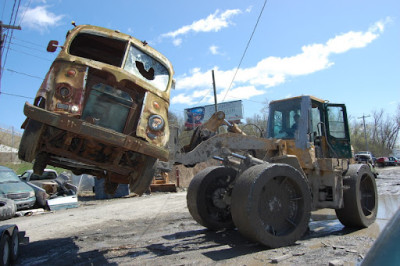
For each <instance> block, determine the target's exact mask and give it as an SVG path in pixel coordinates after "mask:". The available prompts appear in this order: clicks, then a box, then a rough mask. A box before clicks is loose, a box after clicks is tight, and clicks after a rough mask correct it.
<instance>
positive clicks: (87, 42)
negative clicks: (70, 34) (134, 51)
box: [69, 33, 126, 67]
mask: <svg viewBox="0 0 400 266" xmlns="http://www.w3.org/2000/svg"><path fill="white" fill-rule="evenodd" d="M125 50H126V42H125V41H121V40H116V39H111V38H107V37H103V36H98V35H93V34H88V33H80V34H78V35H77V36H76V37H75V39H74V40H73V41H72V43H71V45H70V47H69V53H70V54H72V55H76V56H80V57H84V58H87V59H92V60H95V61H99V62H103V63H106V64H110V65H113V66H118V67H120V66H121V64H122V60H123V59H124V55H125Z"/></svg>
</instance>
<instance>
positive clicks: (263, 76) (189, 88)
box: [172, 19, 389, 104]
mask: <svg viewBox="0 0 400 266" xmlns="http://www.w3.org/2000/svg"><path fill="white" fill-rule="evenodd" d="M387 22H389V19H386V21H378V22H376V23H375V24H373V25H372V26H371V27H370V28H369V29H368V30H367V31H365V32H362V31H358V32H355V31H350V32H347V33H343V34H340V35H337V36H335V37H334V38H331V39H329V40H328V41H326V42H325V43H315V44H310V45H305V46H303V47H301V52H300V53H298V54H295V55H292V56H288V57H274V56H270V57H267V58H264V59H261V60H260V61H259V62H258V63H257V64H256V65H255V66H253V67H249V68H242V69H239V71H238V73H237V75H236V78H235V81H234V83H233V84H232V88H231V89H230V91H229V93H228V95H227V98H226V99H225V100H228V99H229V98H234V99H237V98H239V99H249V98H251V97H253V96H257V95H261V94H263V93H265V92H266V89H267V88H270V87H273V86H277V85H280V84H283V83H285V82H286V81H287V79H289V78H294V77H297V76H303V75H309V74H312V73H315V72H318V71H321V70H324V69H327V68H329V67H331V66H333V65H334V62H333V61H332V59H331V56H332V55H335V54H340V53H345V52H348V51H349V50H351V49H359V48H363V47H366V46H367V45H368V44H370V43H371V42H372V41H374V40H376V39H377V38H378V37H379V36H380V34H381V33H383V31H384V28H385V25H386V23H387ZM211 49H212V48H211V47H210V50H211ZM213 49H215V51H217V48H213ZM211 51H212V50H211ZM213 69H214V70H215V78H216V85H217V88H218V89H219V90H220V92H219V93H218V95H219V96H220V97H218V98H219V99H218V100H219V101H221V100H222V99H223V97H225V93H226V90H227V89H228V87H229V86H230V84H231V81H232V78H233V75H234V73H235V71H236V69H230V70H225V71H224V70H219V69H218V67H214V68H213ZM176 79H177V86H176V89H177V90H181V91H185V92H184V93H181V94H179V95H178V96H179V97H178V96H176V97H178V98H177V99H175V98H176V97H173V99H172V102H174V101H175V102H177V101H178V100H179V101H180V102H181V103H183V101H182V99H184V100H185V103H187V104H197V103H198V101H200V100H201V98H204V95H202V97H200V95H195V94H193V91H195V90H202V91H203V90H204V89H205V88H210V87H211V86H212V84H211V82H212V81H211V70H210V69H209V70H205V71H204V72H202V71H201V69H199V68H195V69H192V70H191V71H190V74H189V75H183V76H181V77H177V78H176ZM211 94H212V93H210V96H209V97H206V98H205V100H206V101H210V100H211V99H212V95H211ZM221 96H222V98H221Z"/></svg>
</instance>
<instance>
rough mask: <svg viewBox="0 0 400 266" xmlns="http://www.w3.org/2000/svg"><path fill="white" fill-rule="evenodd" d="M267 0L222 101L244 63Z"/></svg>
mask: <svg viewBox="0 0 400 266" xmlns="http://www.w3.org/2000/svg"><path fill="white" fill-rule="evenodd" d="M267 2H268V0H265V1H264V5H263V7H262V8H261V12H260V15H259V16H258V18H257V22H256V25H255V26H254V29H253V32H252V33H251V35H250V39H249V41H248V42H247V45H246V49H244V52H243V55H242V58H241V59H240V62H239V65H238V66H237V68H236V71H235V74H234V75H233V78H232V81H231V84H230V85H229V87H228V90H227V91H226V93H225V96H224V98H223V99H222V101H224V100H225V98H226V95H228V92H229V90H230V89H231V87H232V84H233V81H234V80H235V78H236V74H237V73H238V71H239V68H240V65H241V64H242V61H243V58H244V56H245V55H246V52H247V49H248V48H249V46H250V42H251V39H252V38H253V35H254V33H255V31H256V29H257V26H258V22H259V21H260V19H261V15H262V13H263V12H264V8H265V5H266V4H267Z"/></svg>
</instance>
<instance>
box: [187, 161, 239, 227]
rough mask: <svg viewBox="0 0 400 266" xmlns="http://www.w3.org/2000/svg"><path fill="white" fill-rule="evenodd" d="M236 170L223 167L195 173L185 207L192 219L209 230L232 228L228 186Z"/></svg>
mask: <svg viewBox="0 0 400 266" xmlns="http://www.w3.org/2000/svg"><path fill="white" fill-rule="evenodd" d="M236 174H237V172H236V170H234V169H232V168H228V167H224V166H215V167H208V168H206V169H204V170H203V171H201V172H199V173H197V174H196V175H195V176H194V177H193V179H192V181H191V182H190V185H189V188H188V192H187V196H186V199H187V206H188V209H189V212H190V214H191V215H192V217H193V219H194V220H195V221H196V222H198V223H199V224H201V225H202V226H204V227H207V228H208V229H211V230H220V229H231V228H234V224H233V221H232V216H231V212H230V205H229V204H228V203H227V201H226V198H225V199H224V197H230V194H231V187H230V185H231V184H232V182H233V181H234V179H235V177H236Z"/></svg>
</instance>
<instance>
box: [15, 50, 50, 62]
mask: <svg viewBox="0 0 400 266" xmlns="http://www.w3.org/2000/svg"><path fill="white" fill-rule="evenodd" d="M10 50H11V51H14V52H17V53H21V54H25V55H29V56H33V57H36V58H39V59H42V60H46V61H49V62H53V60H50V59H47V58H44V57H40V56H36V55H33V54H29V53H26V52H22V51H18V50H15V49H12V48H10Z"/></svg>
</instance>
